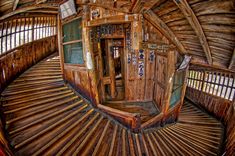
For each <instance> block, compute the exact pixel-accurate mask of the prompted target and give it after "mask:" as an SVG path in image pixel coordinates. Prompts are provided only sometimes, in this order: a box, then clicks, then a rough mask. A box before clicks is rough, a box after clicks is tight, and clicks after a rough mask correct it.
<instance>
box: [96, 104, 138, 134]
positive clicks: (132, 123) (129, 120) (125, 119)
mask: <svg viewBox="0 0 235 156" xmlns="http://www.w3.org/2000/svg"><path fill="white" fill-rule="evenodd" d="M97 107H98V108H99V109H100V110H102V111H103V112H105V113H107V114H108V115H110V116H113V117H115V118H116V119H117V120H118V121H119V122H121V123H123V124H124V125H125V126H127V127H129V128H131V129H132V130H133V131H135V132H137V131H138V130H139V129H140V125H141V119H140V114H138V113H129V112H124V111H121V110H118V109H115V108H111V107H108V106H104V105H102V104H98V106H97Z"/></svg>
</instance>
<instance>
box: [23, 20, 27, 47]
mask: <svg viewBox="0 0 235 156" xmlns="http://www.w3.org/2000/svg"><path fill="white" fill-rule="evenodd" d="M23 21H24V34H23V44H25V43H26V41H25V38H26V37H25V27H26V18H24V19H23Z"/></svg>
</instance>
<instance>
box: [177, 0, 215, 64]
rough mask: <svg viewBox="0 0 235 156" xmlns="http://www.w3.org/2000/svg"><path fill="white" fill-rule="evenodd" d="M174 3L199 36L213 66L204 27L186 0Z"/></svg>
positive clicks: (208, 60)
mask: <svg viewBox="0 0 235 156" xmlns="http://www.w3.org/2000/svg"><path fill="white" fill-rule="evenodd" d="M174 2H175V4H176V5H177V6H178V7H179V9H180V10H181V12H182V13H183V14H184V16H185V18H186V19H187V20H188V22H189V24H190V25H191V26H192V28H193V29H194V31H195V33H196V34H197V36H198V38H199V41H200V43H201V45H202V48H203V50H204V52H205V54H206V58H207V62H208V63H209V64H212V57H211V51H210V48H209V44H208V42H207V39H206V36H205V34H204V31H203V29H202V26H201V24H200V23H199V21H198V19H197V16H196V15H195V14H194V12H193V10H192V9H191V7H190V6H189V4H188V2H187V1H186V0H180V1H179V0H174Z"/></svg>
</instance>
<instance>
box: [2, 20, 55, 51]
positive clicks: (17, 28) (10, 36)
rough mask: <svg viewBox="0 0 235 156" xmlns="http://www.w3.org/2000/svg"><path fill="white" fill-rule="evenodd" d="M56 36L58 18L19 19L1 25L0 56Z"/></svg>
mask: <svg viewBox="0 0 235 156" xmlns="http://www.w3.org/2000/svg"><path fill="white" fill-rule="evenodd" d="M55 34H56V16H49V17H28V18H19V19H13V20H9V21H5V22H2V23H0V54H2V53H4V52H7V51H9V50H11V49H14V48H16V47H18V46H20V45H23V44H25V43H29V42H32V41H34V40H38V39H41V38H45V37H48V36H52V35H55Z"/></svg>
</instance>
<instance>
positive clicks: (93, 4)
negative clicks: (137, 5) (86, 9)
mask: <svg viewBox="0 0 235 156" xmlns="http://www.w3.org/2000/svg"><path fill="white" fill-rule="evenodd" d="M76 4H78V5H89V6H95V7H101V8H105V9H108V10H114V11H118V12H122V13H130V12H129V10H127V9H124V8H119V7H118V8H114V7H113V6H109V5H104V4H100V3H91V2H86V3H84V2H83V1H81V0H76Z"/></svg>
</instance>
